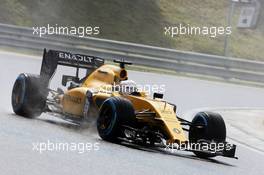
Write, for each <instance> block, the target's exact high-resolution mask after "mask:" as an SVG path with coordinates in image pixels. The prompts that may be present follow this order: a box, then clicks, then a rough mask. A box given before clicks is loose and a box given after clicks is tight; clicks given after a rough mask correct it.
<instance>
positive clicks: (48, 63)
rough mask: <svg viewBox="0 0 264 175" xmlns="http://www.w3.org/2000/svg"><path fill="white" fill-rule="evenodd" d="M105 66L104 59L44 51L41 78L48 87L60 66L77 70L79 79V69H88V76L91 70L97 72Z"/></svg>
mask: <svg viewBox="0 0 264 175" xmlns="http://www.w3.org/2000/svg"><path fill="white" fill-rule="evenodd" d="M103 64H104V59H102V58H99V57H95V56H87V55H82V54H72V53H70V52H64V51H57V50H48V51H47V50H46V49H44V53H43V58H42V65H41V70H40V77H41V79H42V80H43V81H44V82H43V83H45V85H46V87H48V85H49V81H50V79H51V78H52V77H53V75H54V73H55V71H56V69H57V67H58V65H62V66H69V67H75V68H76V77H78V74H79V69H80V68H83V69H87V74H88V72H89V71H91V70H95V69H97V68H98V67H100V66H102V65H103Z"/></svg>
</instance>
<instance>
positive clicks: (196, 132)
mask: <svg viewBox="0 0 264 175" xmlns="http://www.w3.org/2000/svg"><path fill="white" fill-rule="evenodd" d="M203 140H205V141H207V143H211V142H214V143H224V142H225V140H226V126H225V122H224V120H223V118H222V116H221V115H219V114H217V113H212V112H200V113H198V114H197V115H196V116H195V117H194V118H193V120H192V126H191V127H190V131H189V141H190V143H201V142H203ZM193 152H194V154H195V155H196V156H198V157H201V158H209V157H214V156H215V154H213V153H212V154H211V153H203V152H199V151H193Z"/></svg>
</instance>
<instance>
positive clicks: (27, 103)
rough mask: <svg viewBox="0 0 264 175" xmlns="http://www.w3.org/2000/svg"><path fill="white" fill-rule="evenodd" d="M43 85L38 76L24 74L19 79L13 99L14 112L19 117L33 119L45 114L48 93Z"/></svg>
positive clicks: (15, 85) (13, 92)
mask: <svg viewBox="0 0 264 175" xmlns="http://www.w3.org/2000/svg"><path fill="white" fill-rule="evenodd" d="M41 84H42V83H41V80H40V78H39V76H38V75H32V74H25V73H22V74H20V75H19V76H18V77H17V79H16V81H15V84H14V86H13V90H12V99H11V101H12V107H13V111H14V112H15V113H16V114H17V115H20V116H23V117H27V118H33V117H37V116H39V115H40V114H41V113H42V112H43V110H44V108H45V106H46V97H47V92H48V91H47V88H45V87H42V85H41Z"/></svg>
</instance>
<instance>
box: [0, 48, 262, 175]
mask: <svg viewBox="0 0 264 175" xmlns="http://www.w3.org/2000/svg"><path fill="white" fill-rule="evenodd" d="M40 64H41V60H40V59H34V58H33V57H30V56H24V55H18V54H11V53H7V52H0V66H1V69H0V80H1V81H0V82H1V91H0V93H1V94H0V95H1V106H0V174H3V175H16V174H34V175H38V174H41V175H43V174H57V175H59V174H64V175H67V174H79V175H82V174H86V175H87V174H107V175H110V174H113V175H114V174H125V175H126V174H151V175H155V174H184V175H188V174H192V175H193V174H204V175H207V174H208V175H211V174H212V175H213V174H219V175H222V174H225V175H229V174H236V175H237V174H258V175H259V174H263V169H264V168H263V162H264V156H263V155H264V154H263V153H261V152H257V151H255V150H252V149H251V148H248V147H244V146H243V145H238V150H237V156H238V157H239V160H235V159H229V158H221V157H217V158H215V159H212V160H202V159H198V158H196V157H194V156H193V155H192V154H191V153H186V152H176V153H173V154H165V153H162V152H155V151H150V150H144V149H142V148H138V147H133V146H124V145H116V144H111V143H107V142H104V141H102V140H101V139H100V138H99V137H98V136H97V134H96V131H95V129H94V128H93V127H90V128H88V129H80V128H78V127H77V126H74V125H71V124H69V123H66V122H63V121H61V120H58V119H54V118H53V117H51V116H49V115H47V114H43V115H42V116H41V117H40V118H38V119H34V120H30V119H25V118H21V117H18V116H16V115H14V114H13V112H12V108H11V105H10V97H11V90H12V85H13V83H14V81H15V79H16V77H17V75H18V74H19V73H20V72H30V73H38V72H39V70H40ZM62 71H64V72H65V71H66V69H63V70H62ZM129 73H130V78H131V79H134V80H136V81H137V82H138V83H157V84H158V83H161V84H162V83H165V85H166V95H165V98H166V99H168V100H169V101H171V102H174V103H176V104H177V105H178V109H179V112H178V114H183V113H184V112H187V111H188V110H190V109H193V108H200V107H230V106H232V107H251V106H252V107H263V104H264V103H263V99H264V89H260V88H253V87H245V86H239V85H231V84H225V83H217V82H209V81H202V80H196V79H190V78H183V77H175V76H168V75H155V74H151V73H142V74H140V73H138V72H129ZM56 79H57V80H58V82H60V80H59V77H55V80H56ZM52 86H53V87H55V86H56V81H55V83H53V85H52ZM48 140H50V141H52V142H56V143H58V142H63V143H71V142H75V143H86V142H89V143H92V144H94V143H96V142H98V143H99V151H89V152H85V153H84V154H79V153H77V152H74V151H73V152H54V151H52V152H44V153H42V154H40V153H38V152H36V151H33V150H32V148H33V146H32V143H37V142H47V141H48ZM231 142H232V141H231Z"/></svg>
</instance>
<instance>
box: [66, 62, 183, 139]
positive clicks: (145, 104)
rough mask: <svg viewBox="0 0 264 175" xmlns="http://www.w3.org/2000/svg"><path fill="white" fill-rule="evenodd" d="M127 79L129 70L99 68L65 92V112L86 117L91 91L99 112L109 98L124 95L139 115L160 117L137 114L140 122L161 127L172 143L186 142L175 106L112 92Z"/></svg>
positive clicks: (144, 97)
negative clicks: (114, 86) (115, 85)
mask: <svg viewBox="0 0 264 175" xmlns="http://www.w3.org/2000/svg"><path fill="white" fill-rule="evenodd" d="M126 79H127V73H126V70H125V69H122V68H120V67H118V66H114V65H103V66H101V67H99V68H98V69H96V70H95V71H94V72H92V73H91V74H90V75H89V76H88V77H87V78H86V79H85V81H84V82H83V83H82V85H81V86H80V87H77V88H73V89H71V90H68V91H66V92H65V94H64V95H63V97H62V100H61V105H62V109H63V112H64V113H66V114H71V115H72V116H74V117H79V118H82V117H83V109H84V105H85V100H86V93H87V91H88V90H91V91H93V92H94V93H93V96H92V100H93V104H94V106H96V108H97V110H99V108H100V106H101V104H102V102H103V101H104V100H106V99H107V98H109V97H113V96H122V97H123V98H127V99H129V100H130V101H131V102H132V104H133V106H134V109H135V112H136V113H140V112H142V111H149V112H154V113H155V114H156V115H155V116H147V115H146V116H144V115H137V119H138V121H139V122H143V123H146V124H147V125H148V126H152V127H156V128H160V129H161V130H162V131H163V132H164V133H165V134H166V137H167V138H168V140H167V142H168V143H175V142H177V143H180V142H181V143H183V142H186V141H187V139H186V136H185V134H184V132H183V129H182V126H181V124H180V121H178V119H177V118H176V111H174V106H173V105H171V104H169V103H167V102H165V101H162V100H161V99H152V98H150V97H148V96H146V95H145V93H144V92H140V93H141V95H140V96H134V95H123V94H122V93H119V92H113V91H112V87H113V85H114V84H119V83H120V81H122V80H126Z"/></svg>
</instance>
